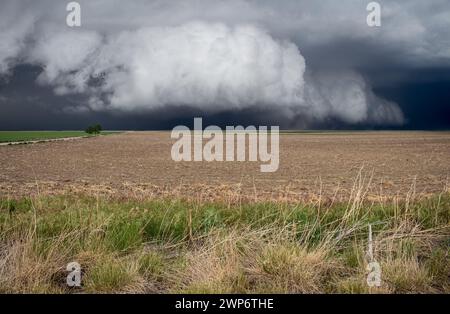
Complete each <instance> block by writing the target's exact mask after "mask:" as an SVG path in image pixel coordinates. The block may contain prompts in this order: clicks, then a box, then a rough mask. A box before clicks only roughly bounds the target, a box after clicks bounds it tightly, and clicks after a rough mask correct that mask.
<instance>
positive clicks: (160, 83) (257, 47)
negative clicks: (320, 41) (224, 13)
mask: <svg viewBox="0 0 450 314" xmlns="http://www.w3.org/2000/svg"><path fill="white" fill-rule="evenodd" d="M2 23H3V24H4V22H2ZM7 24H8V30H6V31H3V30H2V33H1V37H0V39H1V40H0V43H1V45H0V72H2V73H7V72H8V70H9V69H10V68H11V67H12V66H14V64H17V63H19V62H23V63H28V64H33V65H39V66H41V67H42V69H43V70H42V72H41V73H40V75H39V77H38V78H37V80H36V84H40V85H43V86H50V87H52V89H53V91H54V93H55V94H56V95H69V94H80V95H83V96H85V97H84V99H85V101H83V102H79V103H76V104H75V105H73V104H71V106H72V107H74V108H75V110H79V111H84V112H88V111H113V112H116V113H121V112H141V111H146V112H148V111H150V112H151V111H157V110H161V109H164V108H167V107H171V108H172V107H173V108H176V107H177V106H183V107H189V108H194V109H196V110H202V111H204V112H210V113H218V112H223V111H233V110H240V109H247V108H258V109H261V110H275V111H277V112H278V113H280V116H283V117H285V118H286V119H288V120H289V119H290V120H292V121H293V122H292V123H291V125H295V119H301V120H302V121H311V122H314V123H317V122H319V123H320V122H321V121H324V120H330V119H331V120H333V121H341V122H343V123H346V124H360V123H371V124H391V125H392V124H401V123H402V121H403V116H402V112H401V111H400V109H399V108H398V106H397V105H396V104H395V103H393V102H389V101H386V100H383V99H381V98H379V97H377V96H376V95H375V94H374V93H373V92H372V90H371V87H370V85H369V84H368V82H367V81H366V80H365V79H364V78H363V76H361V75H359V74H358V73H356V72H354V71H353V70H350V69H349V70H342V69H340V70H338V71H335V72H333V71H323V70H314V69H310V68H308V65H307V64H308V60H306V62H305V58H304V57H303V56H302V54H301V43H298V42H297V43H294V42H293V41H292V40H289V39H288V37H285V36H275V35H273V34H272V33H271V32H270V31H269V30H267V29H266V28H264V27H261V26H256V23H253V24H245V23H235V24H229V23H222V22H201V21H190V22H185V23H179V24H176V25H170V26H158V25H139V26H138V27H122V28H119V29H114V30H110V31H105V30H102V29H101V28H96V27H90V28H83V27H82V28H75V29H70V28H68V27H60V26H59V25H58V23H56V22H54V21H46V20H45V19H43V18H40V17H39V16H32V15H31V16H26V15H25V13H24V15H23V18H22V19H17V20H10V21H9V22H8V23H7ZM3 26H5V29H6V25H3ZM328 62H329V61H328Z"/></svg>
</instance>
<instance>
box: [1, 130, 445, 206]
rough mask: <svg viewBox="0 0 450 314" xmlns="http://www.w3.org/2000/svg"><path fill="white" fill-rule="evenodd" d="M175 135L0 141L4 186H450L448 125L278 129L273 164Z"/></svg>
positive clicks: (14, 192) (115, 191) (286, 190)
mask: <svg viewBox="0 0 450 314" xmlns="http://www.w3.org/2000/svg"><path fill="white" fill-rule="evenodd" d="M173 143H174V140H172V139H171V138H170V132H126V133H121V134H113V135H108V136H102V137H95V138H85V139H82V140H76V141H60V142H48V143H37V144H30V145H14V146H2V147H0V195H2V196H23V195H29V194H59V193H63V192H83V193H93V194H98V193H100V194H110V195H117V196H118V197H134V196H135V197H139V198H141V197H142V198H145V197H171V196H178V197H186V198H191V199H192V198H202V199H203V200H205V199H206V200H207V199H212V200H214V199H228V200H236V197H237V198H238V199H239V200H240V199H250V200H259V201H260V200H264V199H272V200H273V199H275V200H277V199H280V198H282V199H288V200H315V199H317V198H322V199H324V200H328V201H330V200H331V199H334V198H335V197H342V198H348V195H349V194H350V193H351V191H352V188H354V187H355V186H357V188H358V189H359V190H361V189H360V188H361V186H365V187H367V188H366V189H364V190H365V191H366V192H367V196H368V197H381V196H383V197H395V196H400V197H401V196H402V195H403V196H405V195H407V193H408V191H412V192H413V193H417V194H421V195H427V194H433V193H436V192H442V191H447V190H448V186H447V181H448V177H449V174H450V162H449V157H450V132H348V133H346V132H334V133H292V134H281V135H280V166H279V169H278V171H277V172H274V173H261V172H260V171H259V170H260V169H259V166H260V164H261V163H260V162H237V161H236V162H174V161H173V160H172V159H171V156H170V152H171V147H172V144H173ZM354 190H356V189H354Z"/></svg>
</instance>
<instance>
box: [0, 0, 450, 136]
mask: <svg viewBox="0 0 450 314" xmlns="http://www.w3.org/2000/svg"><path fill="white" fill-rule="evenodd" d="M368 2H369V1H357V0H348V1H339V2H338V1H320V3H319V2H317V1H291V0H284V1H283V0H281V1H265V0H260V1H252V0H248V1H245V0H232V1H219V0H217V1H216V0H208V1H202V0H188V1H159V0H158V1H140V0H136V1H127V2H124V1H115V0H111V1H96V0H91V1H79V3H80V4H81V9H82V11H81V12H82V15H81V18H82V19H81V20H82V26H81V27H75V28H70V27H68V26H67V25H66V15H67V12H66V8H65V5H66V3H65V2H64V1H52V0H43V1H28V0H16V1H8V0H7V1H5V0H0V6H1V10H0V129H1V130H16V129H30V130H31V129H82V128H85V127H86V126H87V125H89V124H92V123H101V124H102V125H103V127H104V128H105V129H135V130H140V129H170V128H172V127H174V126H175V125H178V124H185V125H189V126H190V125H192V119H193V117H197V116H198V117H203V118H204V124H216V125H219V126H226V125H237V124H242V125H251V124H253V125H279V126H280V127H281V128H284V129H287V128H291V129H430V130H434V129H450V38H449V37H450V35H449V32H448V29H450V6H449V5H448V3H447V2H446V1H440V0H434V1H426V2H423V1H408V2H407V3H406V4H405V3H404V2H403V1H378V2H379V3H380V5H381V22H382V25H381V26H380V27H369V26H368V25H367V24H366V16H367V14H368V11H367V10H366V5H367V3H368Z"/></svg>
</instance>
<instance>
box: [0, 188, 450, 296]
mask: <svg viewBox="0 0 450 314" xmlns="http://www.w3.org/2000/svg"><path fill="white" fill-rule="evenodd" d="M449 221H450V194H449V193H448V192H446V193H443V194H441V195H436V196H435V197H432V198H427V199H422V200H414V199H413V198H412V197H408V198H407V199H406V200H404V201H402V202H395V201H393V202H387V201H386V202H384V203H374V202H368V201H365V200H364V198H363V197H362V195H358V194H355V195H353V196H352V198H351V200H350V201H349V202H348V203H345V204H332V205H328V206H326V207H325V206H323V204H321V203H320V202H318V203H316V204H292V203H253V204H239V203H238V204H234V205H233V204H222V203H196V202H186V201H183V200H129V199H128V200H120V199H108V198H106V197H90V196H82V195H73V194H71V195H60V196H40V197H33V198H22V199H11V198H3V199H1V201H0V292H3V293H17V292H39V293H74V292H95V293H97V292H133V293H134V292H137V293H140V292H147V293H167V292H183V293H267V292H275V293H411V292H415V293H449V292H450V287H449V277H448V276H449V274H450V263H449V256H448V254H449V244H450V229H449V226H450V225H449ZM369 223H371V224H372V226H373V233H374V257H375V259H376V260H377V261H378V262H379V263H380V265H381V269H382V275H381V278H382V285H381V287H379V288H376V287H373V288H369V287H368V285H367V284H366V277H367V272H366V270H365V269H366V266H367V262H368V261H367V256H366V250H367V237H368V224H369ZM72 261H77V262H78V263H80V264H81V267H82V272H83V276H82V287H81V288H69V287H67V286H66V284H65V279H66V276H67V272H66V269H65V268H66V265H67V264H68V263H69V262H72Z"/></svg>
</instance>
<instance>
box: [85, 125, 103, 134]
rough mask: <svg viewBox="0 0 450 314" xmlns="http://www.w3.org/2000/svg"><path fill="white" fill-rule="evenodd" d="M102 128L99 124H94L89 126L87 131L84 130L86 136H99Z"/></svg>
mask: <svg viewBox="0 0 450 314" xmlns="http://www.w3.org/2000/svg"><path fill="white" fill-rule="evenodd" d="M102 130H103V129H102V126H101V125H100V124H94V125H90V126H88V127H87V129H86V130H85V132H86V133H87V134H100V132H101V131H102Z"/></svg>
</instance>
